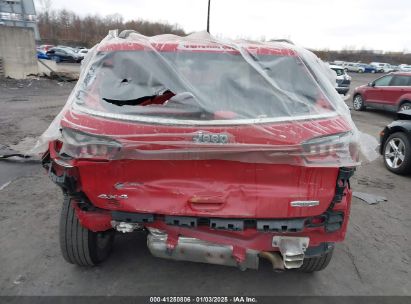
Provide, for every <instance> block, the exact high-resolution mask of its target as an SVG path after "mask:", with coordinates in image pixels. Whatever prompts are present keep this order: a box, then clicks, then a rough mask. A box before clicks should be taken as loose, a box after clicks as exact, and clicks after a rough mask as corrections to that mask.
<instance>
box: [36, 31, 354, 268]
mask: <svg viewBox="0 0 411 304" xmlns="http://www.w3.org/2000/svg"><path fill="white" fill-rule="evenodd" d="M357 132H358V131H357V130H356V128H355V126H354V124H353V122H352V120H351V118H350V115H349V111H348V109H347V107H346V105H345V104H344V102H343V101H342V99H341V98H340V97H339V96H338V94H337V93H336V92H335V90H334V87H333V81H332V80H330V79H329V77H328V75H327V68H326V67H325V66H324V67H323V66H322V64H321V62H320V61H319V60H318V59H317V58H316V57H315V56H314V55H313V54H312V53H310V52H308V51H306V50H303V49H300V48H298V47H296V46H294V45H291V44H288V43H280V42H270V43H254V42H249V41H223V40H218V39H216V38H213V37H211V36H209V35H208V34H205V33H197V34H193V35H190V36H187V37H178V36H172V35H161V36H155V37H145V36H143V35H140V34H137V33H132V32H129V31H126V32H122V33H121V34H120V35H117V34H116V33H110V34H109V36H107V37H106V38H105V39H104V40H103V41H102V42H101V43H100V44H98V45H97V46H96V47H95V48H94V49H93V50H92V51H91V52H90V53H89V55H88V57H87V58H86V59H85V61H84V64H83V67H82V73H81V76H80V79H79V81H78V83H77V85H76V87H75V89H74V90H73V92H72V94H71V96H70V98H69V100H68V102H67V104H66V106H65V107H64V109H63V110H62V112H61V113H60V114H59V116H58V117H57V118H56V119H55V121H54V122H53V124H52V125H51V126H50V128H49V130H48V131H46V132H45V134H44V135H43V138H42V140H43V141H44V142H47V144H48V149H47V152H46V153H45V154H44V156H43V166H44V167H45V168H46V169H47V170H48V174H49V176H50V178H51V179H52V180H53V181H54V182H55V183H56V184H57V185H59V186H60V187H61V188H62V190H63V193H64V202H63V208H62V212H61V222H60V242H61V249H62V253H63V256H64V258H65V259H66V260H67V261H68V262H70V263H74V264H77V265H82V266H91V265H95V264H98V263H101V262H102V261H104V260H105V259H106V258H107V257H108V255H109V253H110V250H111V248H112V245H113V238H114V236H115V233H116V231H117V232H123V233H129V232H133V231H140V232H141V233H147V245H148V248H149V250H150V252H151V253H152V254H153V255H154V256H156V257H162V258H166V259H173V260H184V261H193V262H203V263H212V264H220V265H228V266H237V267H239V268H240V269H247V268H250V269H257V268H258V264H259V259H260V258H264V259H268V260H269V261H270V262H271V263H272V265H273V268H274V269H293V268H298V269H300V270H301V271H305V272H312V271H318V270H321V269H323V268H325V267H326V266H327V265H328V263H329V261H330V259H331V255H332V252H333V249H334V243H336V242H341V241H343V239H344V237H345V233H346V230H347V223H348V219H349V213H350V203H351V190H350V187H349V178H350V177H351V176H352V174H353V172H354V170H355V166H357V165H358V145H357V142H356V138H357Z"/></svg>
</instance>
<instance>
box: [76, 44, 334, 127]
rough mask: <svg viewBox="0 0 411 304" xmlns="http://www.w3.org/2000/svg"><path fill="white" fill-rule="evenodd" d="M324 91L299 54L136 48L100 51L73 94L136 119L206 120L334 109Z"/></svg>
mask: <svg viewBox="0 0 411 304" xmlns="http://www.w3.org/2000/svg"><path fill="white" fill-rule="evenodd" d="M324 92H325V91H324V90H322V88H321V86H320V85H319V84H318V83H317V82H316V80H315V78H314V76H313V75H312V74H311V73H310V70H309V69H308V68H307V66H306V65H305V64H304V63H303V61H302V60H301V59H300V57H298V56H294V55H290V56H288V55H287V56H282V55H259V54H256V53H254V54H252V53H251V52H248V51H246V52H245V55H244V54H243V53H240V52H232V51H227V52H221V51H218V52H216V51H210V52H207V51H172V52H171V51H166V52H157V51H153V50H148V51H140V50H138V51H112V52H99V53H97V55H96V58H95V60H94V63H93V64H92V66H91V68H90V70H89V71H88V74H87V75H86V77H85V79H84V81H83V83H82V84H81V86H80V89H79V91H78V94H77V96H76V97H77V104H79V105H82V106H83V107H85V108H88V109H90V110H97V111H99V112H105V113H112V114H125V115H132V116H133V117H134V118H136V120H138V117H141V118H142V117H151V118H158V119H160V120H161V119H168V120H170V119H171V120H200V121H207V120H238V119H270V118H274V119H281V118H290V117H295V116H307V115H318V114H322V113H326V112H332V110H333V109H332V106H331V105H330V103H329V102H328V98H327V96H326V93H324ZM117 117H119V116H117ZM127 117H129V116H127Z"/></svg>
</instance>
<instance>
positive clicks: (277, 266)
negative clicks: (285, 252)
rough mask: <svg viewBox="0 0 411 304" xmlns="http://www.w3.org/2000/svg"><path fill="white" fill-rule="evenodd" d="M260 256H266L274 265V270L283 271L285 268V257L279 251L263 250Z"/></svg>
mask: <svg viewBox="0 0 411 304" xmlns="http://www.w3.org/2000/svg"><path fill="white" fill-rule="evenodd" d="M259 256H260V258H264V259H266V260H268V261H270V262H271V265H273V270H274V271H278V272H280V271H282V270H284V262H283V258H282V257H281V255H280V253H278V252H268V251H261V252H260V254H259Z"/></svg>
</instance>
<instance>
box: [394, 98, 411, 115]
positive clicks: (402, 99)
mask: <svg viewBox="0 0 411 304" xmlns="http://www.w3.org/2000/svg"><path fill="white" fill-rule="evenodd" d="M407 95H408V96H406V97H404V96H401V98H400V101H399V102H398V106H397V111H398V110H399V109H400V107H401V106H402V105H403V104H404V103H406V102H408V103H411V96H410V94H407Z"/></svg>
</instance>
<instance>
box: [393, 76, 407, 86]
mask: <svg viewBox="0 0 411 304" xmlns="http://www.w3.org/2000/svg"><path fill="white" fill-rule="evenodd" d="M410 79H411V77H408V76H401V75H398V76H394V77H393V79H392V81H391V83H390V86H396V87H405V86H408V85H409V81H410Z"/></svg>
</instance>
